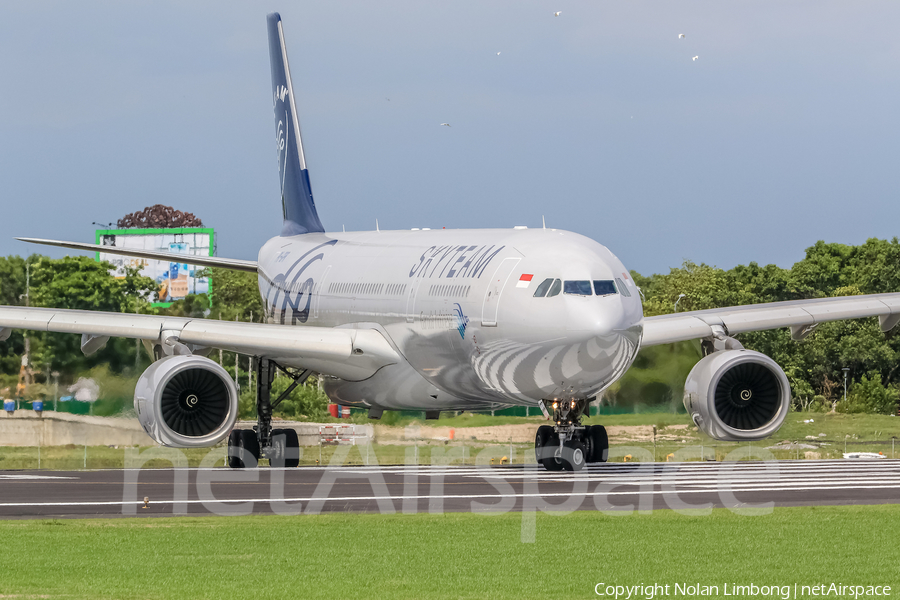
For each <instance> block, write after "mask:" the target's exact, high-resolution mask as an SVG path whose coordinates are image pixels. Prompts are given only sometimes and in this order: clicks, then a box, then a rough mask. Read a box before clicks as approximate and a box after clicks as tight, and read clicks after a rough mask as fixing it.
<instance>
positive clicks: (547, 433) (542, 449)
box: [534, 425, 553, 465]
mask: <svg viewBox="0 0 900 600" xmlns="http://www.w3.org/2000/svg"><path fill="white" fill-rule="evenodd" d="M552 437H553V428H552V427H550V426H549V425H541V426H540V427H538V428H537V432H536V433H535V434H534V458H535V460H537V462H538V464H541V465H542V464H544V458H546V456H548V452H549V451H550V447H549V446H550V439H551V438H552Z"/></svg>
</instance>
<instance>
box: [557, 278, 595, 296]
mask: <svg viewBox="0 0 900 600" xmlns="http://www.w3.org/2000/svg"><path fill="white" fill-rule="evenodd" d="M563 292H564V293H566V294H573V295H575V296H590V295H591V282H590V281H566V282H564V283H563Z"/></svg>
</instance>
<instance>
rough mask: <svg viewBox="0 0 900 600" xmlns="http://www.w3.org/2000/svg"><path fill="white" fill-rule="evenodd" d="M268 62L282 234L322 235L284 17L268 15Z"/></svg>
mask: <svg viewBox="0 0 900 600" xmlns="http://www.w3.org/2000/svg"><path fill="white" fill-rule="evenodd" d="M268 29H269V62H270V64H271V66H272V100H273V104H274V108H275V144H276V149H277V151H278V179H279V181H278V183H279V184H280V186H281V209H282V212H283V213H284V227H283V228H282V230H281V235H298V234H301V233H310V232H314V231H319V232H323V231H325V229H324V228H323V227H322V222H321V221H319V215H318V213H316V203H315V202H314V201H313V195H312V188H311V187H310V185H309V172H308V171H307V170H306V158H305V157H304V156H303V142H302V140H301V138H300V122H299V121H298V120H297V103H296V101H295V100H294V88H293V86H292V85H291V71H290V68H289V67H288V58H287V51H286V50H285V46H284V30H283V29H282V26H281V15H279V14H278V13H272V14H270V15H269V16H268Z"/></svg>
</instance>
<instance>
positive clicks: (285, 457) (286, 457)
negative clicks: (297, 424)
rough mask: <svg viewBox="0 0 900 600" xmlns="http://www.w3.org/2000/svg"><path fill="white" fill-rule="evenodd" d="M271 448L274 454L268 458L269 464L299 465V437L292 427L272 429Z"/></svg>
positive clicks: (289, 466) (276, 465) (279, 465)
mask: <svg viewBox="0 0 900 600" xmlns="http://www.w3.org/2000/svg"><path fill="white" fill-rule="evenodd" d="M272 449H273V450H275V454H274V455H273V456H272V457H271V458H270V459H269V465H270V466H273V467H288V468H294V467H297V466H299V465H300V439H299V438H298V437H297V432H296V431H294V430H293V429H273V430H272Z"/></svg>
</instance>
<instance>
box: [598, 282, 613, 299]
mask: <svg viewBox="0 0 900 600" xmlns="http://www.w3.org/2000/svg"><path fill="white" fill-rule="evenodd" d="M594 293H596V294H597V295H598V296H611V295H612V294H615V293H616V283H615V282H614V281H612V280H611V279H595V280H594Z"/></svg>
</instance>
